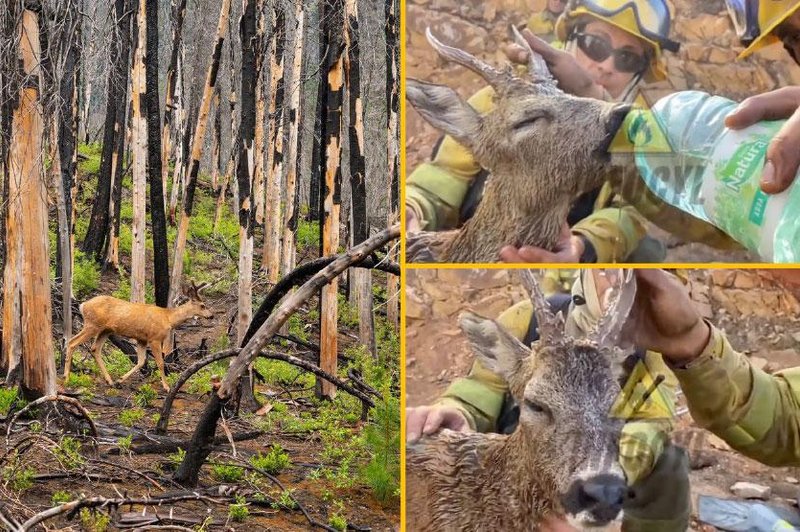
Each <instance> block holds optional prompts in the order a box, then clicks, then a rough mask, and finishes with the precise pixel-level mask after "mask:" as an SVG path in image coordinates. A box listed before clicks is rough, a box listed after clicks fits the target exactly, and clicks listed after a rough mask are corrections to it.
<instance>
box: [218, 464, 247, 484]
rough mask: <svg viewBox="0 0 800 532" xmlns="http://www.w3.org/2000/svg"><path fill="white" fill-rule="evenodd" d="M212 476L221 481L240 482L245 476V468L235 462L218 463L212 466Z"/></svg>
mask: <svg viewBox="0 0 800 532" xmlns="http://www.w3.org/2000/svg"><path fill="white" fill-rule="evenodd" d="M211 476H212V477H214V478H215V479H216V480H219V481H220V482H239V481H240V480H242V477H243V476H244V469H242V468H241V467H239V466H235V465H233V464H217V465H214V466H211Z"/></svg>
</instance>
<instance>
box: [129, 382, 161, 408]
mask: <svg viewBox="0 0 800 532" xmlns="http://www.w3.org/2000/svg"><path fill="white" fill-rule="evenodd" d="M156 399H158V393H157V392H156V391H155V390H154V389H153V387H152V386H150V385H149V384H142V385H141V386H139V390H138V391H137V392H136V395H134V397H133V401H134V402H135V403H136V404H137V405H138V406H141V407H142V408H146V407H148V406H150V403H152V402H153V401H154V400H156Z"/></svg>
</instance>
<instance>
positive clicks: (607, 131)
mask: <svg viewBox="0 0 800 532" xmlns="http://www.w3.org/2000/svg"><path fill="white" fill-rule="evenodd" d="M514 33H515V38H516V41H517V43H518V44H520V45H521V46H524V47H525V48H526V49H527V50H528V53H529V54H530V55H529V57H530V62H529V65H528V76H529V77H527V78H521V77H518V76H517V75H516V74H515V73H514V71H513V70H512V69H510V68H508V69H507V70H505V71H498V70H496V69H494V68H493V67H491V66H489V65H487V64H485V63H483V62H482V61H480V60H479V59H477V58H475V57H474V56H472V55H470V54H468V53H467V52H464V51H462V50H458V49H456V48H452V47H449V46H446V45H444V44H442V43H441V42H439V41H438V40H437V39H436V38H435V37H434V36H433V35H432V34H431V32H430V30H428V32H427V37H428V41H429V42H430V43H431V45H432V46H433V48H434V49H435V50H436V51H437V52H438V53H439V55H440V56H442V57H443V58H444V59H446V60H448V61H452V62H455V63H457V64H460V65H462V66H465V67H467V68H469V69H470V70H472V71H474V72H476V73H478V74H480V75H481V76H482V77H483V78H484V79H485V80H486V81H487V82H488V83H489V84H490V85H491V86H492V88H493V89H494V91H495V97H494V107H493V109H492V110H491V111H490V112H488V113H486V114H484V115H479V114H478V113H477V112H476V111H475V110H474V109H473V108H472V107H470V106H469V105H468V104H467V103H466V102H464V100H462V99H461V98H460V97H459V96H458V94H457V93H456V92H455V91H454V90H453V89H451V88H449V87H445V86H442V85H434V84H431V83H425V82H422V81H418V80H414V79H408V80H407V87H406V97H407V98H408V99H409V101H410V103H411V104H412V105H413V106H414V108H416V109H417V111H418V112H419V113H420V114H421V115H422V117H423V118H425V120H427V121H428V122H429V123H430V124H431V125H433V126H434V127H436V128H437V129H440V130H442V131H443V132H445V133H446V134H448V135H450V136H451V137H453V138H454V139H455V140H456V141H457V142H458V143H459V144H462V145H463V146H464V147H466V148H467V149H468V150H469V151H470V152H471V153H472V154H473V156H474V158H475V160H476V162H477V163H478V164H480V166H481V167H483V168H485V169H487V170H488V171H489V173H490V177H489V179H488V181H487V183H486V186H485V189H484V195H483V198H482V200H481V202H480V204H479V205H478V207H477V209H476V211H475V214H474V216H473V217H472V218H470V219H469V220H468V221H467V222H466V223H465V224H464V225H463V226H462V227H461V228H460V229H458V230H451V231H442V232H419V233H414V234H409V235H408V238H407V252H406V253H407V260H408V261H411V262H497V261H498V260H499V252H500V249H501V248H502V247H503V246H506V245H513V246H517V247H520V246H536V247H541V248H544V249H548V250H551V251H552V250H553V249H554V247H555V245H556V243H557V242H558V237H559V235H560V232H561V228H562V225H563V224H564V223H565V222H566V218H567V213H568V212H569V209H570V205H571V204H572V202H573V201H574V199H575V198H576V197H578V196H579V195H580V194H582V193H584V192H586V191H589V190H593V189H595V188H597V187H599V186H600V185H602V183H603V182H604V181H605V180H606V178H607V174H608V173H609V171H610V170H611V165H610V157H609V154H608V148H609V146H610V144H611V142H612V140H613V138H614V136H615V135H616V133H617V131H618V130H619V128H620V126H621V125H622V122H623V120H624V118H625V116H626V115H627V113H628V112H629V111H630V105H627V104H615V103H609V102H604V101H600V100H595V99H591V98H578V97H575V96H571V95H568V94H565V93H564V92H562V91H561V90H560V89H558V88H557V87H556V82H555V81H554V80H553V78H552V76H551V75H550V72H549V71H548V70H547V65H546V64H545V63H544V60H543V59H542V58H541V56H539V55H538V54H536V53H535V52H534V51H533V50H532V49H531V48H530V46H529V45H528V44H527V42H526V41H525V40H524V39H523V38H522V36H521V35H520V34H519V33H518V32H517V31H516V29H514Z"/></svg>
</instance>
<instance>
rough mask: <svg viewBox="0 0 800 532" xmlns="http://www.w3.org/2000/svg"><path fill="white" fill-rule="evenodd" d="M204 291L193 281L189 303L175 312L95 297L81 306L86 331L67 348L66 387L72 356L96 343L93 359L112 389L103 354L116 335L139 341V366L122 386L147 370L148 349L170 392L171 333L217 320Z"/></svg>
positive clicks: (93, 349) (170, 309)
mask: <svg viewBox="0 0 800 532" xmlns="http://www.w3.org/2000/svg"><path fill="white" fill-rule="evenodd" d="M204 287H205V284H203V285H200V286H196V285H195V284H194V281H192V283H191V286H190V287H189V288H188V289H184V295H185V296H187V297H188V298H189V301H187V302H186V303H184V304H182V305H179V306H177V307H175V308H163V307H159V306H156V305H148V304H145V303H131V302H130V301H125V300H123V299H118V298H116V297H112V296H96V297H93V298H92V299H90V300H88V301H85V302H84V303H82V304H81V305H80V310H81V314H82V315H83V329H81V331H80V332H79V333H78V334H76V335H75V336H74V337H73V338H72V339H71V340H70V342H69V345H68V346H67V353H66V360H65V367H64V382H65V383H66V382H67V379H69V374H70V370H71V367H72V352H73V351H74V350H75V348H76V347H78V346H79V345H80V344H82V343H83V342H85V341H87V340H89V339H93V340H94V341H93V343H92V347H91V351H92V355H94V359H95V360H96V361H97V366H98V367H99V368H100V373H101V374H102V376H103V378H104V379H105V381H106V382H107V383H108V384H109V385H113V384H114V381H113V379H112V378H111V376H110V375H109V374H108V371H107V370H106V365H105V364H104V363H103V357H102V354H101V352H100V350H101V349H102V347H103V344H104V343H105V341H106V340H107V339H108V337H109V336H110V335H112V334H116V335H119V336H123V337H126V338H130V339H132V340H135V341H136V355H137V357H138V359H137V361H136V366H134V368H133V369H131V370H130V371H129V372H128V373H126V374H125V375H123V376H122V377H121V378H120V380H119V382H120V383H122V382H124V381H125V380H127V379H128V377H130V376H131V375H133V374H134V373H135V372H136V371H138V370H139V369H141V368H142V366H144V364H145V361H146V357H147V351H146V348H147V347H149V348H150V351H152V353H153V358H155V360H156V365H157V366H158V371H159V373H160V375H161V385H162V386H163V388H164V390H165V391H168V390H169V384H168V383H167V378H166V374H165V373H164V356H163V355H164V349H165V348H166V347H167V342H168V340H169V337H170V333H171V332H172V330H173V329H175V328H176V327H178V326H180V325H181V324H183V323H184V322H186V321H188V320H189V319H191V318H197V317H203V318H212V317H213V316H214V313H213V312H211V311H210V310H209V309H208V308H207V307H206V304H205V303H204V302H203V300H202V299H201V298H200V294H199V291H200V290H202V289H203V288H204Z"/></svg>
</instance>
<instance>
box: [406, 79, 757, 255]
mask: <svg viewBox="0 0 800 532" xmlns="http://www.w3.org/2000/svg"><path fill="white" fill-rule="evenodd" d="M493 99H494V90H493V89H492V88H491V87H485V88H483V89H481V90H480V91H478V92H477V93H475V94H474V95H473V96H472V97H471V98H470V99H469V100H468V103H469V104H470V105H471V106H472V107H473V108H474V109H475V110H476V111H478V113H481V114H484V113H487V112H489V111H490V110H491V109H492V107H493V105H494V103H493ZM481 170H482V169H481V167H480V165H479V164H478V163H477V162H476V161H475V159H474V157H473V155H472V153H471V152H470V151H469V150H467V149H466V148H464V147H463V146H461V145H460V144H458V143H457V142H456V141H455V140H453V139H452V138H451V137H450V136H445V137H444V139H443V140H442V143H441V145H440V146H439V149H438V150H437V151H436V154H435V156H434V158H433V160H432V161H430V162H425V163H422V164H420V165H419V166H418V167H417V168H416V169H414V171H413V172H411V174H410V175H409V176H408V178H407V179H406V207H408V208H410V209H412V210H413V211H414V213H415V214H416V217H417V219H418V220H420V223H421V229H424V230H428V231H440V230H446V229H453V228H456V227H458V225H459V216H460V210H461V206H462V204H463V203H464V200H465V197H466V196H467V192H468V191H469V188H470V186H471V185H472V183H473V181H474V180H475V178H476V177H477V176H478V174H479V173H480V172H481ZM624 202H627V203H624ZM646 220H650V221H651V222H653V223H655V224H656V225H658V226H660V227H662V228H663V229H665V230H667V231H669V232H670V233H672V234H675V235H677V236H679V237H681V238H684V239H685V240H689V241H694V242H703V243H705V244H707V245H709V246H712V247H717V248H722V249H736V248H740V247H741V246H739V244H737V243H736V242H735V241H734V240H733V239H731V238H730V237H728V236H727V235H726V234H725V233H723V232H722V231H720V230H719V229H717V228H716V227H714V226H713V225H711V224H708V223H706V222H703V221H702V220H699V219H697V218H694V217H693V216H691V215H689V214H687V213H684V212H683V211H681V210H679V209H677V208H675V207H672V206H671V205H669V204H667V203H665V202H663V201H662V200H660V199H659V198H658V197H657V196H656V195H655V194H653V193H652V192H651V191H650V189H649V188H647V185H645V184H644V182H643V181H642V180H641V179H638V178H636V179H627V180H626V182H625V183H624V186H623V183H622V182H613V181H609V182H607V183H605V184H604V185H603V187H602V189H601V191H600V194H599V195H598V197H597V201H596V202H595V205H594V212H593V213H592V214H591V215H589V216H588V217H586V218H584V219H583V220H580V221H579V222H578V223H577V224H575V225H573V227H572V233H573V234H577V235H582V236H584V237H585V238H586V239H587V240H588V241H589V242H590V243H591V244H592V246H593V247H594V249H595V252H596V254H597V262H621V261H624V260H625V259H626V258H627V257H628V256H629V255H630V254H631V253H632V252H633V251H634V250H635V249H636V247H637V246H638V245H639V243H640V242H641V240H642V239H643V238H644V236H645V235H646Z"/></svg>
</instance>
